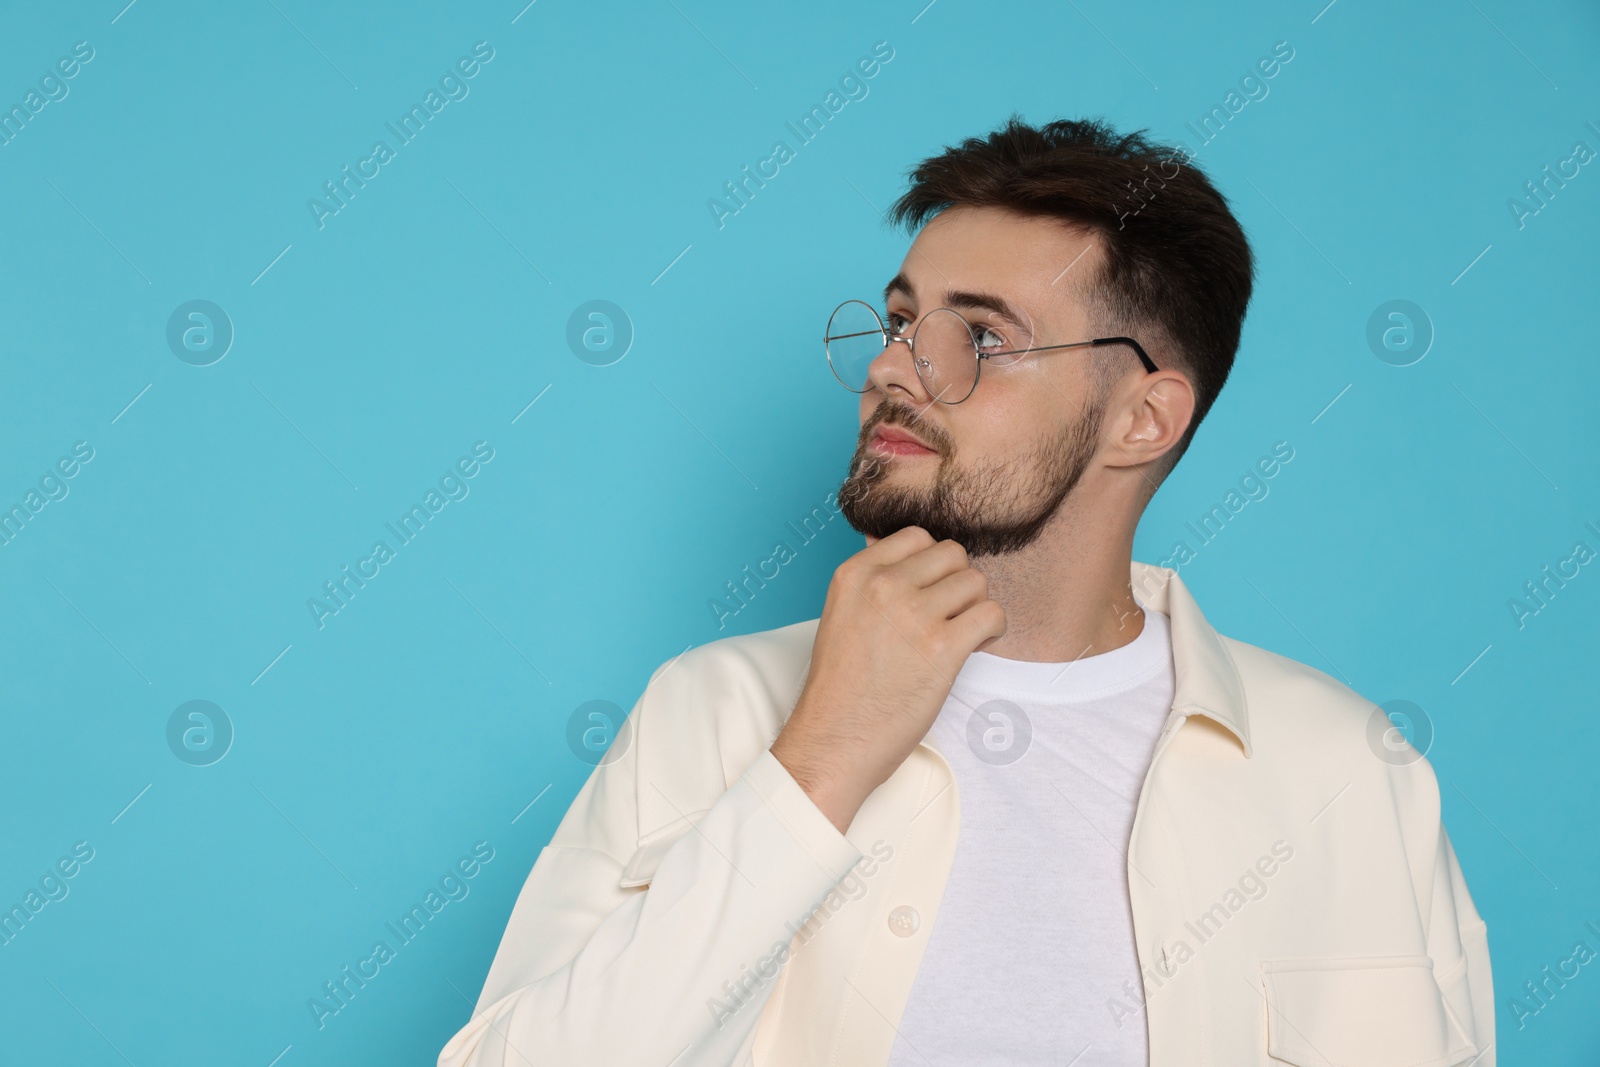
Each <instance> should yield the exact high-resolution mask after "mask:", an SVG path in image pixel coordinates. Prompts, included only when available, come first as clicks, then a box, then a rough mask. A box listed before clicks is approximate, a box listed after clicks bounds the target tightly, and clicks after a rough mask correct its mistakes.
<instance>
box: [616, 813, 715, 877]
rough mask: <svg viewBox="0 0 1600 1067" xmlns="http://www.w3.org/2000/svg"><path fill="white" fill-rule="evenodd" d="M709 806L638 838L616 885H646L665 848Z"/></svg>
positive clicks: (675, 840) (686, 831)
mask: <svg viewBox="0 0 1600 1067" xmlns="http://www.w3.org/2000/svg"><path fill="white" fill-rule="evenodd" d="M710 810H711V809H710V808H702V809H701V810H700V811H692V812H690V813H689V814H688V815H685V816H684V817H682V818H681V819H675V820H673V821H672V822H670V823H668V824H667V825H666V826H663V827H661V828H659V829H656V830H652V831H650V832H649V833H648V834H645V835H644V836H643V837H641V838H640V839H639V846H638V847H637V848H636V849H634V852H633V855H632V857H630V858H629V860H628V865H627V866H626V867H624V868H623V869H622V877H621V878H620V879H618V880H617V885H618V886H620V887H621V888H623V889H631V888H633V887H634V886H641V885H648V884H650V881H651V879H653V878H654V877H655V876H656V868H657V867H659V866H661V857H663V856H665V855H666V854H667V850H668V849H669V848H671V847H672V846H673V845H675V844H677V843H678V839H679V838H681V837H682V836H683V835H684V834H686V833H688V832H689V831H690V830H692V829H693V828H694V824H695V823H697V822H699V821H700V820H701V819H703V818H705V816H706V813H707V812H709V811H710Z"/></svg>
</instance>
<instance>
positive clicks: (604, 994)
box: [439, 118, 1494, 1067]
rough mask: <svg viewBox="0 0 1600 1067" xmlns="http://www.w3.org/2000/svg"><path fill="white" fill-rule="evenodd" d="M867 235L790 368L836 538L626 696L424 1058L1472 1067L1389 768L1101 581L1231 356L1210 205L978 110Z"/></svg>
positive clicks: (1343, 720) (1234, 236) (1381, 734)
mask: <svg viewBox="0 0 1600 1067" xmlns="http://www.w3.org/2000/svg"><path fill="white" fill-rule="evenodd" d="M891 217H892V219H893V220H894V221H896V222H899V223H902V224H907V225H909V226H911V227H920V232H918V233H917V236H916V238H915V240H914V241H913V243H912V245H911V248H910V251H909V252H908V253H907V255H906V257H905V259H904V261H903V262H902V263H901V265H900V270H899V272H898V273H897V274H896V275H895V277H894V278H893V280H892V281H890V282H889V285H888V286H887V288H886V290H885V293H884V303H883V305H882V306H881V308H877V307H873V306H871V305H868V304H867V303H865V302H848V301H847V302H846V303H844V304H842V305H841V306H840V307H839V309H838V310H837V311H836V312H835V313H834V315H833V316H832V318H831V319H830V320H829V326H828V331H827V335H826V336H827V341H826V345H825V347H826V354H827V357H828V360H829V363H830V365H831V367H832V370H833V372H834V374H835V375H836V376H837V377H838V378H839V380H840V381H841V382H842V383H843V384H844V385H845V386H846V387H848V388H850V389H853V390H856V391H858V392H860V394H861V397H860V416H861V431H860V438H859V441H858V444H857V448H856V453H855V457H854V459H853V461H852V463H851V467H850V473H849V476H848V478H847V479H846V481H845V483H844V485H843V486H842V488H841V490H840V493H839V506H840V509H841V510H842V512H843V514H844V515H845V516H846V517H847V519H848V520H849V522H850V523H851V525H852V526H854V527H855V528H856V529H857V530H858V531H860V532H862V533H863V534H865V535H866V540H867V547H866V548H865V549H864V550H863V551H861V552H858V553H856V554H855V555H854V556H852V557H850V558H849V559H847V560H846V561H845V562H844V563H843V564H841V565H840V566H839V568H838V569H837V570H836V571H835V573H834V576H833V580H832V581H831V583H830V584H829V586H828V594H827V600H826V604H825V606H824V608H823V611H822V615H821V618H820V619H812V620H808V621H805V622H797V623H794V624H792V625H789V626H785V627H781V628H779V629H776V630H769V631H766V632H762V633H755V634H749V635H745V636H740V637H731V638H726V639H723V640H719V641H715V642H712V643H710V644H708V645H705V646H703V647H700V648H697V649H694V650H691V651H689V652H687V653H685V654H684V655H683V656H682V657H680V658H679V659H678V660H675V661H673V662H670V663H667V664H663V665H662V666H661V667H659V668H658V669H657V670H656V671H655V673H654V674H653V675H652V677H651V680H650V683H649V685H648V686H647V687H646V690H645V693H644V695H643V696H641V697H640V699H639V702H638V703H637V704H636V705H635V707H634V709H633V712H632V714H631V716H630V718H629V727H630V729H629V731H627V732H625V734H624V736H623V737H622V738H619V740H618V741H616V742H615V743H614V747H613V750H612V752H611V753H609V754H608V758H607V760H606V761H605V762H603V763H602V764H601V765H600V766H598V767H597V768H596V769H595V771H594V773H593V774H592V775H591V777H590V778H589V780H588V782H587V783H586V784H585V785H584V787H583V789H582V790H581V791H580V793H579V794H578V796H577V798H576V800H575V801H574V802H573V804H572V807H571V808H570V809H569V811H568V812H567V814H566V817H565V818H564V819H563V820H562V822H561V824H560V826H559V827H558V829H557V830H556V832H555V835H554V837H553V838H552V840H551V842H550V844H549V846H548V847H547V848H545V849H544V850H543V851H542V852H541V853H540V854H539V857H538V859H537V862H536V863H535V864H534V867H533V870H532V873H531V874H530V875H529V878H528V881H527V884H526V886H525V887H524V889H523V891H522V894H521V896H520V897H519V898H518V900H517V903H516V906H515V909H514V910H513V912H512V916H511V920H510V924H509V926H508V928H507V930H506V934H505V938H504V940H503V941H502V943H501V945H500V949H499V952H498V954H497V955H496V957H495V960H494V963H493V965H492V967H491V968H490V972H489V976H488V979H487V981H486V982H485V985H484V989H483V992H482V996H481V997H480V999H479V1001H478V1005H477V1009H476V1012H475V1014H474V1016H473V1018H472V1020H471V1021H470V1022H469V1023H468V1024H467V1025H466V1027H465V1028H464V1029H462V1030H461V1032H460V1033H458V1034H457V1035H456V1036H455V1037H454V1038H452V1039H451V1041H450V1042H449V1043H448V1044H447V1045H446V1046H445V1048H444V1050H443V1052H442V1053H441V1054H440V1057H439V1064H440V1065H441V1067H466V1065H488V1064H496V1065H498V1064H516V1063H529V1064H532V1063H537V1064H541V1065H542V1064H626V1065H630V1067H631V1065H646V1067H656V1065H659V1067H668V1065H674V1067H682V1065H689V1064H694V1065H718V1067H723V1065H730V1064H756V1065H762V1067H766V1065H797V1067H798V1065H808V1064H829V1065H850V1067H881V1065H884V1064H893V1065H895V1067H909V1065H913V1064H930V1065H944V1064H951V1065H963V1067H966V1065H975V1064H1008V1065H1009V1064H1041V1065H1042V1064H1054V1065H1066V1064H1075V1065H1080V1067H1090V1065H1118V1067H1123V1065H1134V1064H1145V1063H1150V1064H1156V1065H1178V1064H1182V1065H1194V1064H1215V1065H1217V1067H1224V1065H1226V1067H1238V1065H1241V1064H1268V1063H1289V1064H1299V1065H1301V1067H1312V1065H1318V1067H1320V1065H1323V1064H1341V1065H1360V1067H1384V1065H1391V1067H1399V1065H1409V1067H1418V1065H1423V1064H1426V1065H1430V1067H1449V1065H1453V1064H1466V1063H1473V1064H1482V1065H1491V1064H1492V1063H1493V1062H1494V1051H1493V1044H1494V1017H1493V1007H1492V992H1491V986H1490V973H1489V956H1488V941H1487V933H1486V928H1485V924H1484V923H1483V921H1482V920H1481V919H1480V918H1479V916H1478V914H1477V911H1476V909H1475V908H1474V906H1473V903H1472V898H1471V896H1470V894H1469V893H1468V891H1467V886H1466V883H1465V881H1464V879H1463V877H1462V874H1461V869H1460V867H1459V865H1458V863H1457V861H1456V858H1455V855H1454V853H1453V851H1452V848H1451V845H1450V841H1449V838H1448V836H1447V835H1446V834H1445V831H1444V828H1443V826H1442V824H1441V822H1440V818H1439V791H1438V786H1437V783H1436V781H1435V778H1434V775H1433V772H1432V770H1431V769H1430V768H1429V766H1428V764H1427V762H1426V761H1425V760H1424V759H1422V757H1421V755H1420V754H1419V753H1418V752H1417V751H1416V750H1415V749H1413V748H1411V747H1410V746H1409V745H1407V744H1405V742H1404V740H1403V739H1398V738H1397V736H1396V734H1395V732H1394V731H1393V730H1392V729H1391V728H1390V724H1389V722H1388V720H1387V718H1384V717H1383V712H1382V710H1381V709H1378V708H1376V707H1375V706H1374V705H1373V704H1372V703H1371V702H1369V701H1367V700H1365V699H1364V698H1362V697H1361V696H1360V695H1358V694H1356V693H1354V692H1352V691H1351V690H1350V689H1348V688H1346V687H1345V686H1344V685H1342V684H1340V683H1339V682H1337V681H1335V680H1333V679H1331V678H1329V677H1328V676H1326V675H1324V674H1322V673H1320V672H1318V671H1316V670H1313V669H1311V668H1310V667H1306V666H1303V665H1301V664H1299V663H1297V662H1295V661H1293V660H1289V659H1286V658H1284V657H1281V656H1278V655H1275V654H1273V653H1271V652H1267V651H1265V650H1262V649H1259V648H1255V647H1252V646H1250V645H1246V644H1243V643H1241V642H1238V641H1234V640H1232V639H1230V638H1226V637H1222V636H1220V635H1218V634H1217V632H1216V631H1215V630H1214V629H1213V628H1212V627H1211V626H1210V625H1209V624H1208V623H1207V621H1206V619H1205V617H1204V616H1203V615H1202V614H1201V612H1200V609H1199V607H1198V606H1197V605H1196V603H1195V601H1194V599H1193V597H1192V596H1191V595H1190V593H1189V592H1188V590H1187V589H1186V588H1185V586H1184V584H1183V582H1182V581H1181V580H1179V578H1178V577H1177V575H1176V573H1175V572H1174V571H1172V570H1170V569H1167V568H1164V567H1155V566H1151V565H1148V564H1144V563H1138V562H1134V561H1133V560H1132V558H1131V552H1132V541H1133V534H1134V528H1135V526H1136V524H1137V522H1138V519H1139V516H1140V514H1141V513H1142V511H1143V509H1144V507H1145V505H1146V503H1147V502H1148V501H1149V499H1150V497H1151V495H1152V493H1154V491H1155V489H1156V487H1157V486H1158V485H1159V484H1160V482H1161V480H1162V479H1163V478H1164V477H1165V476H1166V474H1167V473H1168V472H1169V471H1170V470H1171V468H1172V466H1173V464H1174V463H1176V461H1177V460H1178V458H1179V457H1180V456H1181V455H1182V454H1183V452H1184V450H1185V448H1187V446H1188V444H1189V442H1190V440H1191V439H1192V437H1193V435H1194V432H1195V429H1196V426H1197V425H1198V423H1199V422H1200V420H1201V418H1202V417H1203V416H1204V415H1205V413H1206V411H1207V410H1208V409H1209V408H1210V407H1211V404H1212V403H1213V401H1214V400H1215V399H1216V396H1217V393H1218V391H1219V390H1220V389H1221V387H1222V384H1223V382H1224V381H1225V380H1226V378H1227V376H1228V372H1229V369H1230V367H1231V365H1232V361H1233V357H1234V352H1235V350H1236V348H1237V346H1238V340H1239V332H1240V327H1241V324H1242V321H1243V318H1244V314H1245V308H1246V305H1247V304H1248V302H1249V297H1250V290H1251V283H1252V275H1253V269H1254V268H1253V261H1252V257H1251V253H1250V250H1249V247H1248V244H1247V243H1246V241H1245V238H1244V235H1243V234H1242V232H1241V231H1240V229H1239V226H1238V224H1237V222H1236V221H1235V220H1234V218H1233V216H1232V215H1231V214H1230V212H1229V210H1228V207H1227V202H1226V201H1225V200H1224V198H1223V197H1222V196H1221V195H1220V194H1219V193H1217V191H1216V190H1215V189H1214V188H1213V186H1212V185H1211V183H1210V182H1209V181H1208V180H1207V179H1206V178H1205V177H1204V175H1202V174H1201V173H1200V172H1199V171H1198V170H1197V169H1196V168H1195V167H1194V165H1193V163H1192V161H1191V160H1190V159H1188V158H1187V157H1184V156H1183V155H1182V154H1181V153H1176V154H1175V153H1174V152H1173V151H1171V150H1169V149H1164V148H1162V147H1161V146H1158V145H1154V144H1152V143H1150V142H1149V141H1147V140H1146V139H1145V138H1143V137H1142V136H1140V135H1138V134H1135V135H1130V136H1118V135H1116V134H1114V133H1113V132H1112V131H1111V130H1110V129H1108V128H1106V127H1105V126H1104V125H1103V124H1100V123H1093V122H1068V121H1062V122H1054V123H1050V124H1048V125H1046V126H1044V127H1043V128H1039V129H1035V128H1032V127H1029V126H1027V125H1024V124H1022V123H1021V122H1020V121H1018V120H1017V119H1015V118H1014V119H1012V120H1011V121H1010V122H1008V123H1007V124H1006V125H1005V126H1004V127H1003V128H1001V129H999V130H997V131H995V132H994V133H992V134H990V135H989V136H988V137H987V138H986V139H976V138H975V139H971V140H968V141H966V142H964V143H962V144H961V145H959V146H956V147H952V148H949V149H947V150H946V151H944V152H943V153H942V154H940V155H938V156H935V157H933V158H931V159H928V160H926V161H924V162H923V163H922V164H921V165H919V166H918V167H917V168H916V169H915V170H914V171H913V172H912V174H911V187H910V189H909V190H908V191H907V192H906V193H905V195H904V196H903V197H902V198H901V199H900V200H899V201H898V202H897V203H896V205H895V207H894V210H893V212H892V214H891ZM1291 455H1292V453H1291ZM1279 458H1284V457H1282V456H1280V457H1279ZM1269 462H1270V463H1275V462H1276V460H1272V461H1268V460H1263V461H1262V463H1263V465H1264V467H1263V474H1270V473H1275V471H1269V470H1267V469H1266V468H1265V465H1266V464H1268V463H1269ZM619 749H620V752H619V751H618V750H619Z"/></svg>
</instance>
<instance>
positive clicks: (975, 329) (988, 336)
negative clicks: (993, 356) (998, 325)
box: [972, 322, 1007, 352]
mask: <svg viewBox="0 0 1600 1067" xmlns="http://www.w3.org/2000/svg"><path fill="white" fill-rule="evenodd" d="M972 336H973V337H975V338H977V339H978V351H980V352H1004V351H1006V350H1007V349H1006V339H1005V338H1004V337H1003V336H1002V335H1000V334H998V333H996V332H995V331H994V330H992V329H990V328H989V327H987V326H985V325H984V324H983V323H981V322H975V323H973V324H972Z"/></svg>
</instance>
